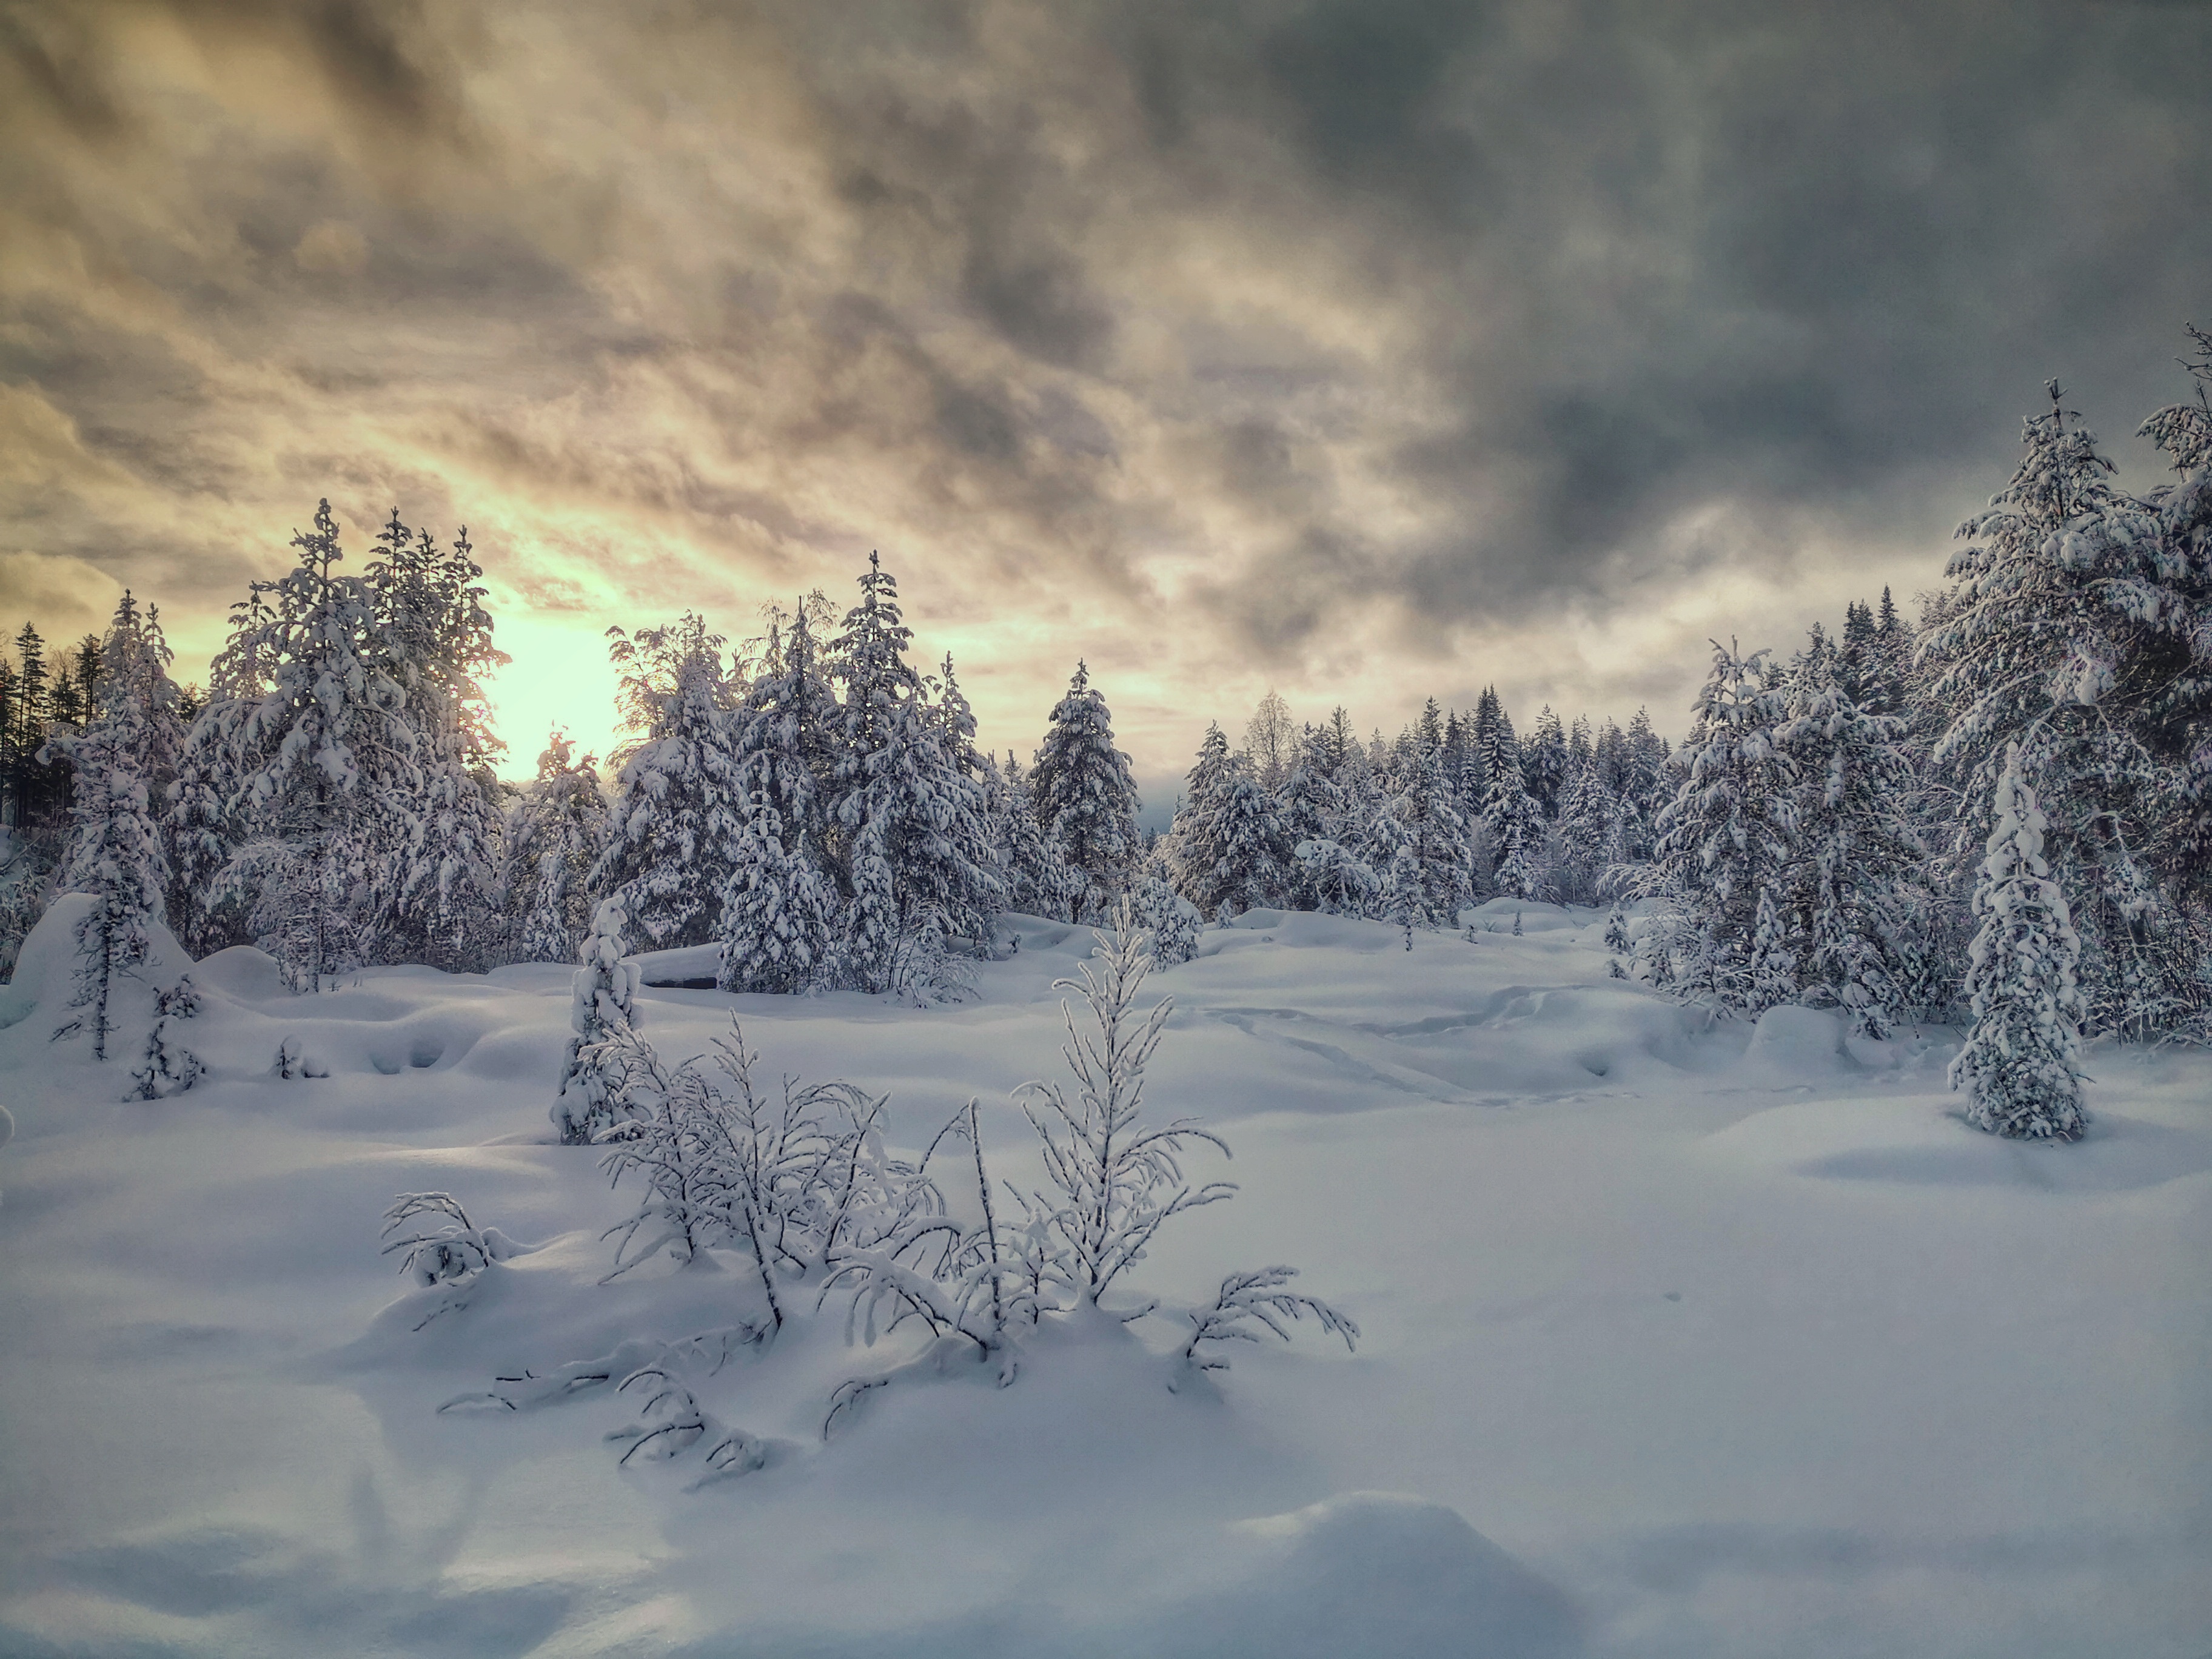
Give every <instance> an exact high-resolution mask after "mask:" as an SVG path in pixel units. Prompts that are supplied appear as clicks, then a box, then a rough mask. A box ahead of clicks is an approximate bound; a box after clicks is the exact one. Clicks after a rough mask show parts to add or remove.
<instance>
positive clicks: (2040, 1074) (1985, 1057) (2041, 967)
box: [1950, 742, 2087, 1140]
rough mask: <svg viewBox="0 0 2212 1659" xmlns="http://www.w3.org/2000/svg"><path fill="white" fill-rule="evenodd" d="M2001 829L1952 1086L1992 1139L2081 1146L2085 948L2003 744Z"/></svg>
mask: <svg viewBox="0 0 2212 1659" xmlns="http://www.w3.org/2000/svg"><path fill="white" fill-rule="evenodd" d="M1991 817H1992V818H1993V819H1994V820H1995V823H1994V827H1993V828H1992V829H1991V830H1990V838H1989V842H1988V846H1987V848H1986V850H1985V854H1984V858H1983V860H1982V870H1981V879H1980V880H1979V882H1978V884H1976V886H1975V889H1974V914H1975V915H1978V916H1979V917H1980V918H1981V919H1982V925H1981V931H1980V932H1978V933H1976V934H1975V935H1974V943H1973V947H1972V952H1971V958H1970V959H1971V963H1972V965H1971V966H1970V967H1969V969H1967V974H1966V996H1967V1000H1968V1003H1969V1005H1970V1006H1971V1007H1972V1011H1973V1024H1972V1029H1971V1030H1968V1032H1967V1034H1966V1045H1965V1047H1963V1048H1960V1051H1959V1054H1958V1057H1957V1058H1956V1059H1955V1060H1953V1061H1952V1062H1951V1073H1950V1076H1951V1086H1952V1087H1953V1088H1954V1089H1956V1088H1960V1087H1964V1088H1966V1090H1967V1091H1968V1100H1967V1106H1966V1120H1967V1121H1968V1122H1970V1123H1972V1124H1974V1125H1975V1126H1976V1127H1978V1128H1983V1129H1987V1130H1989V1131H1990V1133H1993V1134H2001V1135H2008V1136H2012V1137H2015V1138H2017V1139H2036V1140H2076V1139H2080V1138H2081V1132H2082V1129H2083V1127H2084V1126H2085V1125H2086V1123H2087V1113H2085V1112H2084V1111H2083V1109H2082V1106H2081V1066H2080V1065H2079V1063H2078V1062H2079V1040H2078V1038H2077V1037H2076V1036H2075V1021H2076V1020H2077V1019H2078V1018H2080V1015H2081V995H2080V992H2079V990H2078V989H2077V987H2076V986H2075V972H2074V970H2075V959H2076V957H2077V954H2078V951H2079V949H2080V942H2079V940H2078V939H2076V937H2075V933H2074V928H2073V925H2072V923H2071V921H2069V918H2068V915H2067V906H2066V896H2065V894H2064V892H2063V890H2061V889H2060V887H2059V885H2058V884H2057V882H2056V881H2054V880H2052V879H2051V866H2049V865H2048V864H2046V863H2045V861H2044V857H2043V844H2044V843H2043V837H2044V831H2045V828H2046V827H2047V825H2046V821H2045V818H2044V816H2043V811H2042V808H2041V807H2040V806H2039V805H2037V803H2036V798H2035V794H2034V792H2033V790H2032V789H2031V788H2030V787H2029V786H2028V783H2027V778H2026V777H2025V775H2024V773H2023V763H2022V757H2021V745H2020V744H2018V743H2017V742H2015V743H2011V744H2007V745H2006V749H2005V761H2004V769H2003V771H2002V773H2000V774H1999V775H1998V778H1997V782H1996V791H1995V794H1994V799H1993V807H1992V811H1991Z"/></svg>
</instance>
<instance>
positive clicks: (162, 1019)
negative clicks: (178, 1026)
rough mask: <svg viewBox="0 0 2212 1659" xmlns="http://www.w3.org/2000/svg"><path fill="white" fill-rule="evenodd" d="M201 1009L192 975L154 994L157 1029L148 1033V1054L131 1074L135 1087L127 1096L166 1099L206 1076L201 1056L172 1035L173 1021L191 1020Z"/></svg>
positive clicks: (155, 1025) (139, 1098)
mask: <svg viewBox="0 0 2212 1659" xmlns="http://www.w3.org/2000/svg"><path fill="white" fill-rule="evenodd" d="M199 1011H200V999H199V993H197V991H195V990H193V989H192V981H191V975H186V976H185V977H184V978H183V979H180V980H179V981H177V982H176V983H175V984H174V985H173V986H172V987H169V989H167V990H166V991H161V992H158V993H156V994H155V998H154V1016H155V1018H154V1029H153V1030H150V1031H149V1032H148V1033H147V1034H146V1053H145V1056H144V1058H143V1060H142V1061H141V1062H140V1065H139V1067H138V1069H137V1071H135V1072H133V1073H131V1083H132V1084H133V1085H135V1087H134V1088H133V1090H132V1092H131V1094H130V1095H129V1096H127V1097H126V1098H128V1099H134V1100H163V1099H166V1098H167V1097H169V1096H171V1095H180V1094H182V1093H184V1091H185V1090H187V1089H189V1088H191V1086H192V1085H194V1084H195V1083H197V1082H198V1081H199V1080H200V1079H201V1078H202V1077H204V1076H205V1075H206V1073H207V1067H206V1066H204V1065H203V1064H202V1063H201V1061H200V1057H199V1056H198V1055H197V1054H194V1053H193V1052H192V1051H191V1049H189V1048H185V1045H184V1044H183V1043H182V1042H176V1041H174V1040H173V1039H172V1038H171V1036H170V1035H169V1023H170V1022H171V1021H172V1020H179V1019H190V1018H192V1017H193V1016H194V1015H195V1014H197V1013H198V1012H199Z"/></svg>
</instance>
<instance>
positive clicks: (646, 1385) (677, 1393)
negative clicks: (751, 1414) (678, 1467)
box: [607, 1364, 771, 1491]
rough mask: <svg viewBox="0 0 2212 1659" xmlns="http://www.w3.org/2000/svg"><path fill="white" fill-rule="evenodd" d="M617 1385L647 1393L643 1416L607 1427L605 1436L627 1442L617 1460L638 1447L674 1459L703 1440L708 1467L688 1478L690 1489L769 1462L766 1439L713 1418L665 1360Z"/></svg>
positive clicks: (624, 1459) (634, 1452)
mask: <svg viewBox="0 0 2212 1659" xmlns="http://www.w3.org/2000/svg"><path fill="white" fill-rule="evenodd" d="M616 1387H617V1389H620V1390H622V1391H624V1392H627V1391H628V1390H629V1389H633V1388H636V1389H641V1390H642V1391H643V1392H644V1394H645V1395H646V1400H645V1403H644V1405H643V1406H641V1407H639V1410H640V1413H641V1415H642V1416H643V1417H644V1419H645V1421H643V1422H642V1423H635V1424H631V1425H628V1426H626V1427H623V1428H619V1429H611V1430H609V1431H607V1438H608V1439H609V1440H612V1441H617V1442H622V1441H626V1442H628V1443H629V1445H628V1449H626V1450H625V1451H624V1452H623V1455H622V1456H621V1458H620V1460H619V1461H620V1462H623V1463H628V1462H629V1460H630V1459H631V1458H633V1457H635V1456H636V1455H637V1454H638V1453H640V1452H641V1451H642V1452H646V1453H647V1455H650V1456H654V1457H659V1458H663V1459H666V1460H669V1461H671V1462H672V1461H673V1460H674V1459H676V1458H678V1457H681V1456H683V1455H684V1453H686V1452H688V1451H690V1450H691V1449H693V1448H694V1447H696V1446H699V1445H702V1444H703V1445H704V1446H705V1447H706V1463H707V1472H706V1474H702V1475H701V1476H700V1477H699V1479H698V1480H695V1481H693V1482H692V1483H691V1489H692V1490H693V1491H696V1490H697V1489H698V1488H699V1487H701V1486H705V1485H706V1484H707V1483H708V1481H710V1480H722V1479H734V1478H735V1477H737V1476H738V1475H744V1474H751V1473H753V1471H754V1470H756V1469H761V1468H767V1467H768V1460H769V1451H770V1449H771V1448H770V1446H769V1443H768V1442H767V1441H765V1440H763V1439H762V1438H761V1437H759V1436H758V1435H756V1434H750V1433H748V1432H747V1431H744V1430H743V1429H733V1428H731V1427H729V1426H728V1425H726V1424H724V1423H722V1422H721V1421H720V1419H717V1418H715V1417H714V1415H713V1414H712V1413H709V1412H708V1411H707V1410H706V1409H705V1408H704V1407H702V1406H701V1405H700V1404H699V1401H698V1396H696V1395H694V1394H693V1393H692V1392H691V1390H690V1389H688V1388H686V1387H685V1386H684V1383H682V1382H680V1381H679V1380H678V1378H677V1377H676V1376H674V1375H673V1374H672V1373H671V1371H670V1370H669V1369H668V1367H667V1366H666V1365H665V1364H653V1365H646V1366H641V1367H640V1368H639V1369H638V1370H635V1371H632V1372H631V1373H630V1374H629V1376H626V1377H624V1378H623V1380H622V1381H621V1382H620V1383H617V1384H616Z"/></svg>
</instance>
